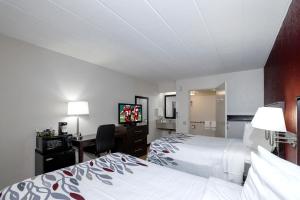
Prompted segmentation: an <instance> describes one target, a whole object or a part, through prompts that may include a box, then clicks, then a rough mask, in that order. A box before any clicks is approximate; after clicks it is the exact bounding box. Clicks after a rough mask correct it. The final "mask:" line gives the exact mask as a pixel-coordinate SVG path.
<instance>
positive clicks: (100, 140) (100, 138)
mask: <svg viewBox="0 0 300 200" xmlns="http://www.w3.org/2000/svg"><path fill="white" fill-rule="evenodd" d="M114 145H115V125H114V124H107V125H101V126H99V127H98V130H97V136H96V145H92V146H88V147H86V148H84V151H85V152H87V153H91V154H94V155H96V156H97V157H99V156H100V154H101V153H105V152H109V151H111V150H112V149H113V148H114Z"/></svg>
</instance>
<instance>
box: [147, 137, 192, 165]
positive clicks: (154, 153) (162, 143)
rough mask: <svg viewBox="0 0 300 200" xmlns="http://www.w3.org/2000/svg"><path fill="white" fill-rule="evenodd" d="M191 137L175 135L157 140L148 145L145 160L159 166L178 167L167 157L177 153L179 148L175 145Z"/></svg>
mask: <svg viewBox="0 0 300 200" xmlns="http://www.w3.org/2000/svg"><path fill="white" fill-rule="evenodd" d="M192 137H193V136H192V135H186V134H183V133H176V134H173V135H172V136H170V137H163V138H161V139H159V140H155V141H154V142H152V143H151V145H150V150H149V153H148V158H147V160H148V161H149V162H152V163H155V164H158V165H161V166H176V165H178V164H177V163H176V162H175V160H174V159H173V158H171V157H169V156H168V155H169V154H172V153H176V151H179V148H178V147H177V146H176V144H179V143H183V142H184V141H186V140H188V139H190V138H192Z"/></svg>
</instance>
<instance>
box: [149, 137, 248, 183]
mask: <svg viewBox="0 0 300 200" xmlns="http://www.w3.org/2000/svg"><path fill="white" fill-rule="evenodd" d="M250 152H251V150H250V149H249V148H248V147H246V146H244V144H243V142H242V140H238V139H224V138H217V137H206V136H199V135H190V134H179V133H177V134H171V135H170V136H168V137H163V138H161V139H158V140H155V141H153V142H152V143H151V145H150V150H149V154H148V161H150V162H152V163H155V164H158V165H161V166H166V167H170V168H173V169H177V170H180V171H185V172H188V173H191V174H194V175H198V176H202V177H206V178H208V177H210V176H212V177H217V178H221V179H224V180H228V181H232V182H234V183H238V184H241V183H242V181H243V174H244V164H245V160H249V156H250Z"/></svg>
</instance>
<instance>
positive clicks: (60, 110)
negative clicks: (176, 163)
mask: <svg viewBox="0 0 300 200" xmlns="http://www.w3.org/2000/svg"><path fill="white" fill-rule="evenodd" d="M0 44H1V45H0V52H1V53H0V95H1V98H0V112H1V116H0V161H1V163H0V188H2V187H4V186H5V185H8V184H11V183H13V182H16V181H18V180H21V179H24V178H28V177H31V176H33V175H34V148H35V133H34V130H35V129H36V128H38V129H46V128H49V127H53V128H55V129H56V128H57V122H59V121H65V120H66V121H68V122H69V124H68V126H69V132H75V119H74V118H72V117H66V108H67V105H66V102H67V101H69V100H87V101H88V102H89V105H90V115H89V117H83V118H81V124H80V125H81V127H80V128H81V132H82V133H83V134H93V133H95V132H96V129H97V127H98V125H100V124H105V123H117V103H119V102H134V96H135V95H142V96H148V97H150V110H149V114H150V123H151V124H150V135H149V141H151V140H153V139H155V137H156V135H155V134H156V130H155V124H154V120H155V118H154V108H155V107H157V104H158V103H159V99H158V87H157V86H156V85H152V84H149V83H147V82H143V81H139V80H136V79H133V78H131V77H129V76H127V75H123V74H119V73H116V72H113V71H110V70H107V69H104V68H101V67H99V66H96V65H93V64H89V63H87V62H83V61H80V60H78V59H74V58H72V57H68V56H65V55H62V54H58V53H55V52H51V51H48V50H45V49H42V48H39V47H36V46H33V45H30V44H28V43H24V42H21V41H18V40H15V39H11V38H8V37H5V36H3V35H0Z"/></svg>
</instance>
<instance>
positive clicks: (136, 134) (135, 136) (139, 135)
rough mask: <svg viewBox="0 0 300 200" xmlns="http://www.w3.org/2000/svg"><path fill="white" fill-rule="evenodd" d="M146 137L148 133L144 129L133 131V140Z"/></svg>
mask: <svg viewBox="0 0 300 200" xmlns="http://www.w3.org/2000/svg"><path fill="white" fill-rule="evenodd" d="M146 137H147V134H146V133H145V132H143V131H133V133H132V139H133V140H138V139H144V138H146Z"/></svg>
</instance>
